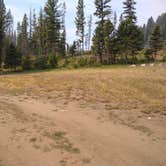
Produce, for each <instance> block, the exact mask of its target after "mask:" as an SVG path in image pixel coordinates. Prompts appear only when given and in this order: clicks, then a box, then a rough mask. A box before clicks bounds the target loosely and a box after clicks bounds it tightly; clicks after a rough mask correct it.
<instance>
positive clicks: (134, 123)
mask: <svg viewBox="0 0 166 166" xmlns="http://www.w3.org/2000/svg"><path fill="white" fill-rule="evenodd" d="M165 126H166V67H164V66H162V67H159V66H157V67H156V66H154V67H146V68H141V67H138V68H125V67H124V68H115V69H114V68H112V69H110V68H108V69H84V70H83V69H81V70H70V71H50V72H43V73H35V74H18V75H8V76H0V166H84V165H85V166H86V165H90V166H133V165H134V166H165V163H166V156H165V154H166V146H165V144H166V130H165Z"/></svg>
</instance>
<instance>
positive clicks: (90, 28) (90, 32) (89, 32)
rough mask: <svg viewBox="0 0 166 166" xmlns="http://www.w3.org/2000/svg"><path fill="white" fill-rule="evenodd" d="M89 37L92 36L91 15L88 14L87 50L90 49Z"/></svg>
mask: <svg viewBox="0 0 166 166" xmlns="http://www.w3.org/2000/svg"><path fill="white" fill-rule="evenodd" d="M91 38H92V15H90V16H89V20H88V34H87V40H88V43H87V45H88V51H89V50H90V47H91Z"/></svg>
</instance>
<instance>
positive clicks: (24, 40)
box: [20, 14, 29, 55]
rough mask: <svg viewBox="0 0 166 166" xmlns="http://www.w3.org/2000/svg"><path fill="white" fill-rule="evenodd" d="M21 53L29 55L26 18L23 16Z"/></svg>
mask: <svg viewBox="0 0 166 166" xmlns="http://www.w3.org/2000/svg"><path fill="white" fill-rule="evenodd" d="M20 37H21V43H20V44H21V53H23V55H28V54H29V40H28V17H27V15H26V14H24V17H23V21H22V25H21V33H20Z"/></svg>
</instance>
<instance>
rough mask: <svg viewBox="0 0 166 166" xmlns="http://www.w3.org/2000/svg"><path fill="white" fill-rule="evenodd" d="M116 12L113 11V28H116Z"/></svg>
mask: <svg viewBox="0 0 166 166" xmlns="http://www.w3.org/2000/svg"><path fill="white" fill-rule="evenodd" d="M117 22H118V21H117V13H116V12H114V19H113V23H114V28H115V29H116V25H117Z"/></svg>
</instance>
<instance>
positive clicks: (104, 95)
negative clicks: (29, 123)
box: [0, 66, 166, 112]
mask: <svg viewBox="0 0 166 166" xmlns="http://www.w3.org/2000/svg"><path fill="white" fill-rule="evenodd" d="M0 93H1V94H2V95H3V94H12V95H20V94H26V95H31V96H36V97H45V98H48V99H51V100H52V101H53V100H57V99H58V98H62V99H65V100H82V101H86V102H94V103H95V102H98V103H106V104H109V107H110V109H138V110H142V111H145V112H151V111H154V112H157V111H166V67H163V66H162V67H160V66H155V67H145V68H141V67H137V68H129V67H118V68H96V69H78V70H62V71H56V70H55V71H49V72H41V73H34V74H18V75H8V76H0Z"/></svg>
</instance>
